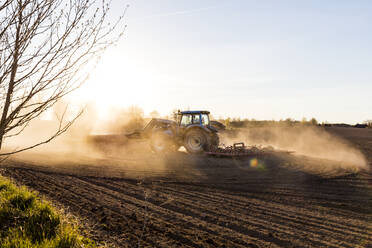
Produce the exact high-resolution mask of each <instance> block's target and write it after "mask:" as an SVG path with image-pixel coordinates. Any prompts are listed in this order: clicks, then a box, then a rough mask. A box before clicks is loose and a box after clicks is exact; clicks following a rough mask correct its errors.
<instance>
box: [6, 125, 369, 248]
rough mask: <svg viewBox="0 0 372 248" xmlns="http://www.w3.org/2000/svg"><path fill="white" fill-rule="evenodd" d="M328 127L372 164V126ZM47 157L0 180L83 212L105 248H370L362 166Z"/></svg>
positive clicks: (295, 159) (294, 160) (294, 159)
mask: <svg viewBox="0 0 372 248" xmlns="http://www.w3.org/2000/svg"><path fill="white" fill-rule="evenodd" d="M328 131H329V132H331V133H333V134H335V135H338V136H341V137H343V138H345V139H346V140H348V141H349V142H351V143H352V144H354V146H356V147H357V148H359V149H360V150H361V151H362V152H363V153H364V154H365V156H366V157H367V158H368V159H369V160H368V161H369V163H370V165H372V150H371V149H372V146H371V144H372V143H371V142H372V130H371V129H355V128H341V129H339V128H337V129H334V128H330V129H329V130H328ZM43 156H44V157H43ZM45 156H46V155H42V154H36V155H34V157H33V159H31V160H30V159H28V160H27V161H26V160H22V157H19V158H13V159H12V160H8V161H7V163H6V164H4V165H3V170H2V174H4V175H5V176H9V177H11V178H13V179H14V180H15V181H16V182H18V183H21V184H24V185H27V186H29V187H30V188H32V189H35V190H37V191H39V192H40V193H41V194H43V195H45V196H46V197H48V198H49V199H51V200H52V201H54V202H55V203H56V204H58V205H61V206H63V207H64V208H65V209H66V210H68V211H70V212H71V213H73V214H74V215H77V216H79V217H80V218H81V219H82V220H83V223H84V224H85V225H86V227H87V228H88V229H89V230H90V233H91V235H92V237H93V238H94V239H96V240H98V241H101V242H106V243H107V244H108V246H110V247H372V176H371V173H370V171H368V170H362V171H358V172H357V171H355V170H354V169H353V168H350V167H348V166H344V165H341V166H340V165H339V164H335V162H332V161H325V160H320V159H313V158H309V157H303V156H295V155H286V154H277V155H272V156H266V157H260V158H246V159H241V160H232V159H223V158H210V157H205V156H191V155H187V154H185V153H183V152H179V153H177V154H173V155H169V156H166V157H159V156H155V155H153V154H149V153H146V152H144V153H143V154H138V153H134V152H133V153H130V152H126V153H125V154H123V155H120V154H116V155H115V156H111V157H106V158H92V157H91V156H89V154H86V157H82V158H80V159H79V160H78V161H76V160H74V161H73V160H72V159H71V160H70V162H68V161H69V156H68V154H55V155H53V156H50V155H49V157H48V159H49V160H44V158H45ZM60 157H65V158H66V160H65V161H67V162H56V161H59V158H60ZM255 159H257V160H255ZM53 160H55V161H54V162H53V163H52V162H50V163H48V162H38V161H53ZM51 164H53V165H52V166H51Z"/></svg>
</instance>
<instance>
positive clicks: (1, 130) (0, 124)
mask: <svg viewBox="0 0 372 248" xmlns="http://www.w3.org/2000/svg"><path fill="white" fill-rule="evenodd" d="M21 26H22V2H21V1H20V2H19V11H18V25H17V31H16V39H15V43H14V55H13V64H12V71H11V74H10V79H9V85H8V91H7V94H6V99H5V104H4V108H3V113H2V115H1V121H0V150H1V147H2V144H3V141H4V135H5V130H6V127H7V125H8V124H9V121H8V120H7V115H8V111H9V107H10V102H11V98H12V95H13V90H14V81H15V76H16V74H17V69H18V56H19V46H20V44H19V33H20V31H21Z"/></svg>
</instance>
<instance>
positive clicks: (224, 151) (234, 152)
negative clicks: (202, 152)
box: [206, 142, 266, 157]
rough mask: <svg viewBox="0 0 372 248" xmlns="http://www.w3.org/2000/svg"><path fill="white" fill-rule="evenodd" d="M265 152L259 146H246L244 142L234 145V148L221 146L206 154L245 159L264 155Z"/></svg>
mask: <svg viewBox="0 0 372 248" xmlns="http://www.w3.org/2000/svg"><path fill="white" fill-rule="evenodd" d="M265 149H266V148H265ZM264 152H265V151H264V150H263V149H261V148H259V147H257V146H245V144H244V143H243V142H240V143H234V144H233V145H232V146H224V145H222V146H219V147H218V148H216V149H214V150H211V151H208V152H206V154H207V155H211V156H217V157H244V156H259V155H263V154H264Z"/></svg>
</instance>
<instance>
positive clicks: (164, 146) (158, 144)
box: [150, 131, 178, 153]
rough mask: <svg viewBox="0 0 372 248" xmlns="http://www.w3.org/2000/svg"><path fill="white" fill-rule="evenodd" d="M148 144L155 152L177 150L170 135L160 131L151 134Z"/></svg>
mask: <svg viewBox="0 0 372 248" xmlns="http://www.w3.org/2000/svg"><path fill="white" fill-rule="evenodd" d="M150 146H151V150H152V151H153V152H155V153H169V152H174V151H176V150H178V149H177V146H176V144H175V143H174V142H173V141H172V139H171V137H169V136H168V135H166V134H165V133H163V132H160V131H159V132H156V133H154V134H153V135H152V137H151V141H150Z"/></svg>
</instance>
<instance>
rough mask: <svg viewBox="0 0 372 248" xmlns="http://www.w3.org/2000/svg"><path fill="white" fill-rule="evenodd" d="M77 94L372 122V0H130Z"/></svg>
mask: <svg viewBox="0 0 372 248" xmlns="http://www.w3.org/2000/svg"><path fill="white" fill-rule="evenodd" d="M126 4H130V7H129V9H128V12H127V15H126V20H127V25H128V27H127V30H126V33H125V36H124V37H123V39H122V40H121V41H120V43H119V44H118V46H116V47H115V48H112V49H110V50H109V51H108V52H107V53H106V54H105V56H104V57H103V59H102V61H101V63H100V65H99V66H98V68H97V71H95V72H94V73H93V74H92V78H91V79H90V80H89V81H88V82H87V83H86V84H85V86H84V87H83V89H82V90H84V91H85V92H84V93H81V92H79V94H80V99H88V100H89V99H94V100H97V101H98V103H97V104H98V105H99V109H100V110H101V111H102V112H105V111H106V112H107V111H108V109H109V106H111V105H117V106H123V107H126V106H130V105H138V106H139V107H142V108H143V109H144V110H145V113H149V112H151V111H152V110H158V111H159V112H160V113H161V114H168V113H169V112H170V111H171V110H172V109H206V110H210V111H211V112H212V114H213V115H214V116H215V117H219V116H223V117H226V116H231V117H242V118H255V119H276V120H279V119H281V118H282V119H285V118H287V117H290V118H295V119H302V118H303V117H306V118H308V119H309V118H311V117H315V118H317V119H318V120H319V121H329V122H346V123H356V122H362V121H364V120H366V119H372V1H369V0H366V1H357V0H355V1H350V0H345V1H342V0H329V1H324V0H319V1H315V0H308V1H298V0H293V1H284V0H271V1H269V0H267V1H265V0H257V1H250V0H244V1H243V0H242V1H233V0H229V1H227V0H226V1H222V0H220V1H210V0H203V1H200V0H198V1H197V0H187V1H186V0H183V1H181V0H177V1H176V0H156V1H149V0H132V1H121V0H117V1H114V6H113V7H114V9H115V11H122V10H123V9H124V8H125V6H126Z"/></svg>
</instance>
